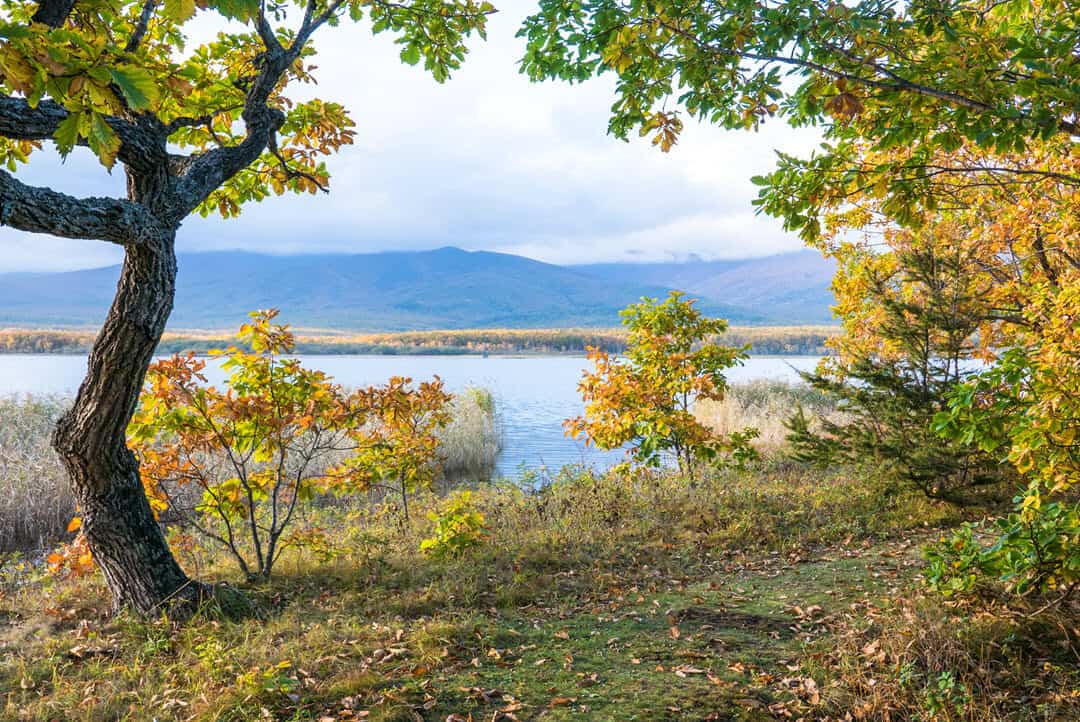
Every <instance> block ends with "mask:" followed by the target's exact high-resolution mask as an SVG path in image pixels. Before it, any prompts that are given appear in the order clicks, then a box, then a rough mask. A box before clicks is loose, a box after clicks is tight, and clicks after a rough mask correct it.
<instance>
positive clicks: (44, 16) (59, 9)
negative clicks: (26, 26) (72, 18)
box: [31, 0, 75, 28]
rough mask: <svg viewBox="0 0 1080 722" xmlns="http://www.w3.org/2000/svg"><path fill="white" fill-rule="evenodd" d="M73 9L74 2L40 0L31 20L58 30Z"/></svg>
mask: <svg viewBox="0 0 1080 722" xmlns="http://www.w3.org/2000/svg"><path fill="white" fill-rule="evenodd" d="M74 7H75V0H41V2H40V3H38V9H37V12H35V13H34V16H33V18H31V19H32V20H33V21H34V22H35V23H45V24H46V25H48V26H49V27H52V28H58V27H60V26H61V25H63V24H64V21H65V20H67V16H68V15H69V14H70V13H71V11H72V9H73V8H74Z"/></svg>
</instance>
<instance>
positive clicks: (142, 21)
mask: <svg viewBox="0 0 1080 722" xmlns="http://www.w3.org/2000/svg"><path fill="white" fill-rule="evenodd" d="M156 7H157V0H146V2H145V3H144V4H143V9H142V13H141V14H140V15H139V22H138V23H136V25H135V29H134V30H133V31H132V33H131V37H130V38H129V39H128V42H127V45H126V46H125V47H124V52H127V53H133V52H135V51H136V50H138V49H139V44H140V43H142V39H143V36H145V35H146V30H147V28H148V27H149V26H150V18H152V17H153V16H154V8H156Z"/></svg>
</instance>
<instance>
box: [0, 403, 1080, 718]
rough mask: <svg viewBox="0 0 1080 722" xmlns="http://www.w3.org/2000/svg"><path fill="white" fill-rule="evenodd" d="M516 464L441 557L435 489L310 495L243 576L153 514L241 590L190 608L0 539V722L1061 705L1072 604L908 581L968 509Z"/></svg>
mask: <svg viewBox="0 0 1080 722" xmlns="http://www.w3.org/2000/svg"><path fill="white" fill-rule="evenodd" d="M488 401H489V399H488V398H487V397H486V396H485V395H484V394H482V393H476V394H471V395H470V394H466V395H463V396H462V401H461V403H464V404H471V405H472V406H473V407H475V408H474V412H475V418H473V417H471V416H469V414H465V413H462V414H460V417H461V418H462V419H463V421H462V422H461V424H462V425H461V426H460V427H459V428H458V429H457V430H456V431H455V432H454V433H455V434H458V435H459V436H460V437H461V438H468V437H469V436H471V435H473V434H475V433H477V429H481V430H483V428H487V427H485V426H484V424H486V423H487V422H486V421H484V422H483V423H481V424H480V425H479V426H477V423H476V422H477V419H489V418H491V417H490V414H488V415H487V416H484V414H483V413H482V412H484V411H485V409H488V410H489V411H490V406H489V404H488ZM726 402H727V403H731V404H732V405H733V406H734V408H735V410H734V411H731V410H730V409H729V410H727V411H725V412H724V413H728V414H729V416H728V417H727V418H731V419H735V420H737V421H739V423H741V424H742V425H745V424H746V423H748V422H749V423H756V422H759V420H760V419H766V420H767V419H772V418H775V417H776V416H777V415H778V414H777V410H783V409H786V408H787V406H788V405H790V404H791V403H795V402H798V403H802V404H803V405H804V406H813V407H814V408H815V409H819V410H828V406H827V404H826V402H825V401H823V400H822V399H819V398H816V397H815V396H814V395H813V393H812V392H810V391H807V390H804V389H792V388H787V387H785V388H779V387H774V385H770V384H754V385H749V386H745V387H737V388H735V389H733V390H732V393H731V394H730V395H729V397H728V399H727V401H726ZM48 408H49V407H48V406H42V407H40V409H38V413H39V415H41V418H48V414H47V413H45V410H46V409H48ZM755 413H756V414H758V416H759V417H760V419H758V418H753V414H755ZM739 414H743V417H742V418H740V417H739ZM746 415H749V416H750V417H751V418H746ZM30 418H38V417H36V416H32V415H31V416H30ZM41 423H44V422H43V421H42V422H41ZM493 433H494V432H493ZM523 481H524V483H523V484H521V485H511V484H487V485H481V486H479V487H476V488H475V489H474V491H473V499H474V502H475V508H476V510H477V511H479V512H480V513H482V514H483V516H484V519H485V521H486V528H485V534H486V539H485V541H484V543H483V544H482V545H480V546H479V547H476V548H472V549H469V550H468V551H466V552H465V553H464V554H462V555H460V556H457V557H449V558H445V559H441V558H436V557H432V556H428V555H425V554H423V553H421V552H420V551H419V547H420V542H421V541H422V540H423V539H425V538H427V537H429V536H431V534H432V532H433V526H434V524H433V522H432V521H431V520H430V519H429V518H428V516H427V514H426V512H429V511H430V512H432V513H437V512H438V511H439V510H440V509H441V508H442V507H443V504H444V499H443V497H441V496H440V495H438V494H423V495H420V496H418V498H416V499H415V501H414V502H413V504H412V505H413V508H414V510H415V511H416V512H417V513H414V514H413V515H412V517H411V519H410V521H408V522H405V521H403V520H402V519H401V518H400V516H399V515H398V514H397V513H396V512H395V510H394V508H393V507H392V506H382V505H380V504H379V503H377V502H373V501H371V500H367V499H356V500H355V502H354V503H353V504H351V505H347V506H340V505H337V506H334V505H331V506H316V507H315V508H312V509H309V510H307V511H306V512H305V513H306V515H307V516H306V518H305V519H303V520H302V523H303V524H307V525H310V526H316V527H320V528H323V529H326V530H327V531H328V532H329V538H330V539H331V540H332V541H333V544H332V546H331V547H330V548H329V549H321V548H320V549H307V550H305V549H293V550H290V551H289V552H288V553H287V555H286V557H285V558H284V559H283V560H282V561H281V562H280V563H279V565H278V566H277V567H276V568H277V570H278V571H277V575H276V576H275V577H274V578H273V579H272V580H270V581H269V582H263V583H258V584H243V583H240V582H239V580H238V579H237V578H236V576H235V572H234V571H233V570H232V568H231V567H230V565H229V564H228V562H227V561H226V560H225V559H224V558H223V556H222V555H221V554H220V552H219V550H217V549H215V548H213V547H209V546H205V545H203V544H202V543H200V542H198V541H197V540H193V539H189V538H185V537H183V536H182V535H181V534H179V533H178V532H177V531H176V530H173V531H172V532H171V541H172V543H173V547H174V550H175V551H176V553H177V555H178V557H179V558H180V560H181V562H182V564H183V565H184V566H185V567H186V568H187V569H188V570H189V571H191V572H192V573H193V574H195V575H197V576H198V578H200V579H203V580H208V581H213V582H218V583H223V584H228V585H230V586H231V587H233V588H234V589H237V588H238V589H239V590H240V591H241V592H242V594H243V597H244V599H245V600H246V603H245V604H244V605H240V606H239V607H237V606H236V605H233V606H231V607H229V608H226V607H223V606H222V605H221V604H208V605H207V607H206V608H205V609H203V610H202V611H201V612H200V613H199V614H198V615H197V616H196V617H195V618H194V619H192V620H189V621H188V622H186V623H184V624H174V623H170V622H168V621H166V620H139V619H135V618H131V617H128V616H124V615H121V616H119V617H113V616H112V615H111V614H110V613H109V600H108V595H107V591H106V589H105V588H104V584H103V582H102V580H101V579H100V578H97V577H95V576H90V577H85V578H76V579H59V578H55V577H52V576H50V575H48V574H47V573H45V572H44V571H43V570H42V569H41V568H40V567H39V566H36V565H34V564H32V563H27V562H26V560H24V559H23V558H21V557H17V556H9V557H7V558H4V557H0V719H12V720H43V721H44V720H86V721H97V720H102V721H104V720H144V719H149V718H151V716H152V717H153V718H154V719H157V720H162V721H165V720H226V721H227V720H236V721H240V720H257V719H266V720H283V721H284V720H312V721H314V722H329V721H330V720H339V721H341V720H345V721H349V720H373V721H395V720H413V721H415V720H439V721H443V720H446V721H448V722H462V721H463V720H464V721H467V720H470V719H472V720H477V721H479V720H492V721H493V722H499V721H500V720H501V721H503V722H506V721H511V722H512V721H513V720H613V721H615V720H619V721H622V720H767V719H803V720H850V719H866V720H883V721H884V720H889V721H890V722H895V721H896V720H925V721H927V722H928V721H930V720H948V721H950V722H951V721H953V720H957V721H959V720H970V721H975V720H1075V719H1080V667H1078V665H1077V664H1076V662H1077V661H1080V644H1078V641H1077V638H1078V637H1080V630H1078V629H1077V626H1078V625H1077V622H1076V619H1077V618H1078V617H1077V614H1076V610H1075V609H1062V610H1051V611H1049V612H1045V613H1043V614H1040V615H1037V616H1035V617H1030V616H1028V615H1026V614H1025V613H1023V612H1022V611H1021V610H1018V608H1017V607H1015V606H1006V605H1004V604H1002V603H1001V602H1000V601H998V600H996V599H995V598H994V597H993V596H984V597H978V598H970V599H965V600H950V599H944V598H942V597H938V596H930V595H929V593H928V592H927V591H925V590H924V588H923V586H922V585H921V583H920V579H919V574H920V570H921V569H922V567H923V561H922V558H921V548H922V547H923V545H924V544H926V543H931V542H935V541H936V540H937V539H939V538H941V537H944V536H947V534H948V529H949V528H951V527H953V526H955V525H956V524H958V523H959V522H961V521H964V520H966V516H965V515H966V514H970V513H973V512H965V511H962V510H958V509H956V508H955V507H951V506H949V505H947V504H944V503H940V502H933V501H930V500H927V499H926V498H924V497H922V496H920V495H918V494H914V493H896V492H888V491H886V489H885V488H883V486H882V485H880V484H879V483H877V482H876V481H875V479H874V476H873V473H872V470H865V469H861V470H858V469H833V470H830V471H822V470H814V469H810V468H806V467H804V466H801V465H798V464H794V463H790V462H786V461H784V460H782V458H780V457H779V456H777V455H775V454H767V456H766V459H765V460H764V461H762V462H760V463H758V464H756V465H755V466H753V467H752V468H748V469H744V470H733V469H729V470H714V471H712V472H710V473H708V474H706V475H705V476H704V478H703V479H701V480H699V481H698V482H697V483H695V484H694V485H690V484H688V483H686V482H685V480H683V479H680V478H678V477H677V476H676V475H674V474H672V473H665V472H644V471H642V472H635V473H633V474H630V475H620V474H614V473H610V474H601V473H594V472H590V471H588V470H584V469H565V470H563V471H562V472H561V473H560V474H558V475H557V476H556V477H555V478H554V479H553V480H552V481H551V482H550V483H544V484H538V485H537V486H535V487H533V486H530V481H533V480H532V479H530V478H528V477H526V478H525V479H524V480H523ZM224 596H226V595H223V598H224ZM227 596H229V597H234V596H235V595H232V594H230V595H227Z"/></svg>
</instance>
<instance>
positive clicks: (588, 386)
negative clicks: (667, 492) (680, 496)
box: [565, 291, 757, 481]
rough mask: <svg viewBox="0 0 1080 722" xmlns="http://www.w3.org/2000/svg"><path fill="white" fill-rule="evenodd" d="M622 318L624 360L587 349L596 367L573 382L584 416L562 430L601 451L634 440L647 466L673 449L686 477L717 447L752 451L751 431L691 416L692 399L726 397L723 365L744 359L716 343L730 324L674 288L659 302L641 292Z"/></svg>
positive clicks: (738, 454)
mask: <svg viewBox="0 0 1080 722" xmlns="http://www.w3.org/2000/svg"><path fill="white" fill-rule="evenodd" d="M622 321H623V325H624V326H626V327H627V328H628V329H629V334H628V337H627V349H626V359H625V360H621V359H617V358H613V357H612V356H611V355H610V354H608V353H607V352H606V351H601V350H599V349H595V348H593V349H590V350H589V359H590V360H591V361H592V362H593V365H594V366H595V370H594V371H591V372H589V371H586V372H585V374H584V376H583V378H582V380H581V383H580V384H579V385H578V388H579V389H580V391H581V395H582V397H583V399H584V401H585V414H584V415H583V416H579V417H577V418H573V419H568V420H567V421H566V422H565V427H566V433H567V434H568V435H570V436H572V437H574V438H582V437H583V438H585V439H586V441H587V442H588V443H591V444H594V445H596V446H597V447H599V448H601V449H618V448H620V447H622V446H624V445H626V444H631V445H632V448H631V449H630V454H631V455H632V456H633V458H634V459H635V460H636V461H637V462H639V463H642V464H646V465H649V466H658V465H659V464H660V463H661V462H662V461H663V455H664V454H671V455H672V456H674V457H675V461H676V463H677V464H678V467H679V471H680V472H681V473H682V474H684V475H686V477H687V478H688V479H690V480H691V481H693V480H694V477H695V475H696V473H697V469H698V467H699V466H700V465H701V463H703V462H706V461H710V460H713V459H716V458H717V457H718V456H719V455H720V454H722V453H730V454H732V455H733V456H735V458H737V459H745V458H748V457H750V456H752V455H753V449H752V448H751V447H750V446H749V444H748V442H749V440H750V439H752V438H754V436H756V435H757V434H756V431H754V430H753V429H746V430H745V431H742V432H737V433H735V434H732V435H730V436H729V437H727V438H723V437H717V436H716V435H715V434H714V433H713V432H712V430H711V429H709V428H708V427H707V426H705V425H704V424H703V423H701V422H700V421H698V419H697V418H695V417H694V414H693V408H694V403H695V402H696V401H698V400H704V399H708V400H713V401H720V400H722V399H723V398H724V391H725V389H726V388H727V379H725V378H724V371H725V370H726V369H729V368H731V367H732V366H735V365H737V364H739V363H741V362H742V361H743V359H745V358H746V352H745V349H737V348H732V347H730V346H721V345H719V344H717V343H715V342H714V337H715V336H716V335H717V334H720V333H723V332H724V331H725V330H726V329H727V322H726V321H724V320H723V319H718V318H708V317H706V316H704V315H703V314H702V313H701V312H700V311H698V310H697V309H696V308H694V301H693V300H692V299H684V298H683V294H681V293H679V292H678V291H672V292H671V295H670V296H668V298H667V299H666V300H665V301H664V302H663V303H657V301H656V299H653V298H645V299H642V302H641V303H638V304H634V305H632V306H629V307H627V308H626V309H625V310H623V311H622Z"/></svg>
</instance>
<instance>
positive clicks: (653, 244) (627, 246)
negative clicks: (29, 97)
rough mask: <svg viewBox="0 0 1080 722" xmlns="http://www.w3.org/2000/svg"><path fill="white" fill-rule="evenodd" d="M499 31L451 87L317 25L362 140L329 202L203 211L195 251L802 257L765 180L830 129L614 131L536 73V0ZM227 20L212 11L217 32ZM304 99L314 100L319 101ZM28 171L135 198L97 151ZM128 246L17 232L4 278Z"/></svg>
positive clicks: (516, 1)
mask: <svg viewBox="0 0 1080 722" xmlns="http://www.w3.org/2000/svg"><path fill="white" fill-rule="evenodd" d="M496 5H497V6H498V7H499V8H500V13H499V14H498V15H496V16H495V17H493V18H492V19H491V22H490V29H489V39H488V41H487V42H481V41H479V40H478V39H475V38H474V41H473V43H472V45H471V47H472V48H473V50H472V52H471V53H470V55H469V56H468V58H467V59H466V62H465V66H464V67H463V68H462V69H461V70H460V71H458V72H457V73H455V74H454V76H453V77H452V78H451V79H450V80H449V81H448V82H447V83H445V84H443V85H439V84H437V83H435V82H434V81H433V80H432V79H431V77H430V76H429V75H427V74H425V73H424V72H423V70H422V69H420V68H419V67H408V66H403V65H402V64H401V63H400V61H399V60H398V48H397V47H396V46H394V45H393V44H392V42H391V39H390V36H389V34H383V35H380V36H378V37H372V36H371V35H370V34H369V32H368V30H367V28H366V27H364V26H356V25H351V24H348V23H344V24H343V25H342V26H341V27H338V28H324V29H322V30H320V31H319V33H318V34H317V35H316V46H317V48H318V50H319V54H318V56H317V57H316V59H315V61H314V62H315V64H316V65H318V66H319V69H318V70H317V71H316V72H317V75H318V78H319V85H318V86H317V88H315V89H314V91H313V94H315V95H317V96H318V97H322V98H324V99H327V100H336V101H338V102H341V103H343V104H344V105H345V106H346V107H347V108H348V109H349V110H350V111H351V113H352V116H353V118H354V120H355V121H356V124H357V128H356V130H357V139H356V144H355V145H353V146H351V147H347V148H346V149H344V150H343V151H342V152H341V153H339V154H338V155H336V156H334V157H331V158H330V159H329V167H330V172H331V192H330V194H329V195H321V196H319V197H315V196H307V195H305V196H300V197H296V196H285V197H280V198H278V197H275V198H271V199H268V200H267V201H264V202H263V203H262V204H259V205H250V206H247V207H246V209H245V212H244V214H243V216H242V217H241V218H240V219H236V220H229V221H223V220H221V219H214V218H210V219H202V218H198V217H193V218H191V219H189V220H188V221H186V222H185V224H184V226H183V227H182V228H181V230H180V234H179V242H178V245H179V251H180V252H181V253H183V252H192V251H205V250H216V249H246V250H257V251H264V252H272V253H302V252H339V251H344V252H354V253H363V252H370V251H380V250H388V249H398V250H405V249H416V250H419V249H429V248H437V247H440V246H446V245H454V246H459V247H462V248H466V249H470V250H493V251H504V252H508V253H517V254H521V255H525V256H529V257H532V258H537V259H540V260H544V261H550V262H554V263H583V262H593V261H615V260H642V261H646V260H648V261H655V260H681V259H684V258H686V257H687V256H689V255H690V254H696V255H698V256H701V257H704V258H739V257H747V256H760V255H768V254H772V253H777V252H782V251H790V250H795V249H798V248H799V247H800V245H799V242H798V240H797V239H796V238H794V237H793V236H792V235H790V234H785V233H784V232H783V231H782V230H781V228H780V224H779V222H778V221H776V220H774V219H771V218H768V217H761V216H755V215H754V212H753V209H752V207H751V205H750V201H751V199H753V198H754V196H755V195H756V189H755V187H754V186H753V185H752V184H751V183H750V181H749V179H750V176H752V175H755V174H759V173H763V172H766V171H768V170H769V169H770V168H772V166H773V162H774V157H775V156H774V153H773V150H774V149H776V148H779V149H781V150H784V151H787V152H795V153H799V154H806V153H808V151H809V149H810V148H811V147H813V145H814V144H815V143H816V142H817V136H816V134H815V133H814V132H813V131H806V130H801V131H796V130H793V129H791V128H789V127H787V126H785V125H783V124H782V123H781V122H776V121H774V123H773V124H772V125H771V126H768V127H766V128H765V129H763V130H762V131H761V132H759V133H748V132H728V131H724V130H721V129H719V128H716V127H711V126H707V125H698V124H697V123H696V122H690V123H688V125H687V128H686V130H685V132H684V135H683V138H682V140H681V142H680V143H679V145H678V146H676V148H675V149H673V150H672V151H671V153H669V154H663V153H660V152H659V151H658V150H656V149H655V148H653V147H651V146H650V145H649V142H648V140H647V139H635V140H634V141H632V142H630V143H624V142H622V141H619V140H616V139H614V138H612V137H611V136H608V135H607V133H606V129H607V117H608V108H609V106H610V105H611V102H612V94H611V88H612V82H611V80H610V79H607V78H605V79H601V80H594V81H591V82H589V83H586V84H585V85H580V86H569V85H566V84H562V83H544V84H541V85H535V84H531V83H529V82H528V80H527V79H526V78H525V77H524V76H522V75H520V74H519V73H518V69H517V61H518V59H519V58H520V56H521V54H522V41H521V40H520V39H517V38H515V37H514V33H515V32H516V30H517V28H518V26H519V24H520V22H521V19H522V18H523V17H524V16H525V15H526V14H527V13H528V12H529V11H530V10H531V7H532V6H533V2H530V0H502V1H501V2H496ZM214 29H215V28H213V27H211V26H209V25H208V24H207V23H205V22H203V23H202V26H201V27H199V28H198V31H199V32H208V31H212V30H214ZM307 94H308V92H307V91H306V90H305V91H304V94H303V95H301V94H296V97H298V98H300V97H304V96H305V95H307ZM18 176H19V177H20V178H21V179H22V180H23V181H24V182H28V183H35V184H42V185H49V186H52V187H54V188H57V189H59V190H64V191H66V192H69V193H74V194H79V195H89V194H94V195H102V194H115V195H120V194H122V193H123V175H122V172H121V171H120V170H119V168H118V169H117V171H116V172H114V173H113V174H112V175H111V176H110V175H109V174H107V173H106V172H105V171H104V170H103V169H102V168H101V167H100V166H98V165H97V163H96V161H95V160H94V159H93V158H92V157H90V156H89V155H88V153H87V152H86V151H83V152H76V153H74V154H73V155H72V156H71V157H69V158H68V159H67V161H66V163H63V164H62V163H61V162H60V160H59V159H58V158H57V157H56V156H55V154H52V153H41V154H39V156H38V157H37V158H36V159H35V160H34V161H33V162H32V163H31V164H30V166H29V167H27V168H25V169H22V170H20V171H19V174H18ZM120 253H121V251H120V249H119V248H115V247H111V246H110V245H109V244H105V243H101V242H95V241H69V240H61V239H54V238H49V237H46V236H30V235H27V234H20V233H17V232H15V231H12V230H10V229H7V228H0V271H13V270H61V269H73V268H85V267H92V266H101V265H108V264H110V263H115V262H118V260H119V258H120Z"/></svg>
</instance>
